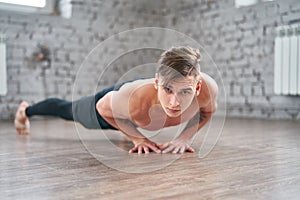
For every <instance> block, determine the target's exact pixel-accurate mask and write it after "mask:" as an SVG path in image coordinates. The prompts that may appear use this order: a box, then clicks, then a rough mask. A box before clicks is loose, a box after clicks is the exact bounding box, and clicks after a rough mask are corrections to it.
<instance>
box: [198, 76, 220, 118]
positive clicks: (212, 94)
mask: <svg viewBox="0 0 300 200" xmlns="http://www.w3.org/2000/svg"><path fill="white" fill-rule="evenodd" d="M201 80H202V86H201V91H200V95H199V96H198V97H197V99H198V103H199V107H200V109H201V111H203V112H210V113H212V112H215V111H216V109H217V96H218V85H217V83H216V81H215V80H214V79H213V78H212V77H210V76H209V75H207V74H205V73H201Z"/></svg>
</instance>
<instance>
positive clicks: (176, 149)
mask: <svg viewBox="0 0 300 200" xmlns="http://www.w3.org/2000/svg"><path fill="white" fill-rule="evenodd" d="M179 149H180V147H176V148H175V149H174V150H173V152H172V153H174V154H175V153H177V152H178V150H179Z"/></svg>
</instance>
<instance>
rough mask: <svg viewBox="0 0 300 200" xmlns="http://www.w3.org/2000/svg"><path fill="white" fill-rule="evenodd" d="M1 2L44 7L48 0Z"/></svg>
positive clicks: (4, 0)
mask: <svg viewBox="0 0 300 200" xmlns="http://www.w3.org/2000/svg"><path fill="white" fill-rule="evenodd" d="M0 3H9V4H16V5H21V6H31V7H39V8H43V7H45V6H46V0H27V1H24V0H23V1H22V0H0Z"/></svg>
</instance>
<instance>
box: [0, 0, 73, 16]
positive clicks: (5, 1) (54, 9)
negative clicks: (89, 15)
mask: <svg viewBox="0 0 300 200" xmlns="http://www.w3.org/2000/svg"><path fill="white" fill-rule="evenodd" d="M0 9H1V10H6V11H16V12H23V13H24V12H25V13H37V14H54V15H61V16H62V17H64V18H71V15H72V4H71V0H59V1H58V0H26V1H24V0H0Z"/></svg>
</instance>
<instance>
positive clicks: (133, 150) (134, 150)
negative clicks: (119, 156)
mask: <svg viewBox="0 0 300 200" xmlns="http://www.w3.org/2000/svg"><path fill="white" fill-rule="evenodd" d="M137 148H138V147H133V148H132V149H130V150H129V153H134V152H136V150H137Z"/></svg>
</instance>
